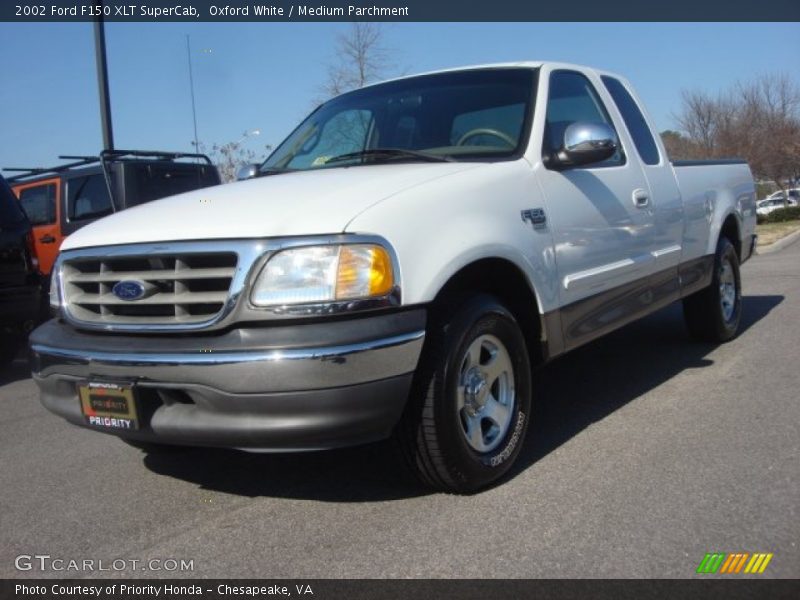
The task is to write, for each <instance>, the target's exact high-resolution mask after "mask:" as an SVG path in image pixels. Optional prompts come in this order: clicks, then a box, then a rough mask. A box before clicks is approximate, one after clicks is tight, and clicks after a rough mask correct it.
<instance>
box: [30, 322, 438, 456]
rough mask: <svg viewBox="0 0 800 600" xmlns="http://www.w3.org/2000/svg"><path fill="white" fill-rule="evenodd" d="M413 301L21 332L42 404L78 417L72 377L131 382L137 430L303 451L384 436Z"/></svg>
mask: <svg viewBox="0 0 800 600" xmlns="http://www.w3.org/2000/svg"><path fill="white" fill-rule="evenodd" d="M424 336H425V311H424V310H423V309H416V310H410V311H401V312H395V313H392V314H385V315H380V316H368V317H361V318H357V319H349V320H339V321H329V322H317V323H308V324H302V323H301V324H297V322H296V323H295V324H292V325H277V326H276V325H270V326H266V327H265V326H261V327H247V328H240V329H233V330H230V331H227V332H225V333H223V334H219V335H203V336H198V335H182V336H164V335H159V336H155V335H149V336H139V335H118V334H113V333H88V332H82V331H78V330H76V329H74V328H72V327H71V326H69V325H67V324H65V323H63V322H60V321H57V320H52V321H49V322H47V323H45V324H44V325H42V326H41V327H39V328H38V329H36V330H35V331H34V332H33V333H32V334H31V337H30V351H31V365H32V371H33V378H34V381H35V382H36V384H37V385H38V387H39V389H40V391H41V400H42V403H43V404H44V406H45V407H46V408H48V409H49V410H50V411H52V412H54V413H56V414H57V415H60V416H62V417H64V418H65V419H67V420H68V421H70V422H71V423H74V424H76V425H81V426H85V427H90V426H89V425H88V424H87V420H86V418H85V417H84V415H83V414H82V412H81V406H80V401H79V398H78V392H77V386H78V385H79V384H80V383H85V382H87V381H89V382H101V383H102V382H125V383H131V384H133V385H134V386H135V390H136V397H137V405H138V407H139V421H140V428H139V429H138V430H117V429H107V428H102V429H101V428H98V427H95V426H92V427H91V428H92V429H95V430H98V431H103V432H106V433H112V434H116V435H119V436H122V437H125V438H130V439H132V440H138V441H143V442H156V443H165V444H185V445H198V446H221V447H233V448H252V449H266V450H313V449H321V448H333V447H338V446H347V445H354V444H359V443H364V442H369V441H374V440H378V439H382V438H385V437H387V436H388V435H389V434H390V432H391V430H392V428H393V427H394V425H395V424H396V423H397V421H398V419H399V417H400V414H401V413H402V411H403V407H404V406H405V402H406V398H407V396H408V392H409V388H410V385H411V379H412V376H413V372H414V370H415V369H416V366H417V361H418V359H419V355H420V352H421V349H422V343H423V340H424Z"/></svg>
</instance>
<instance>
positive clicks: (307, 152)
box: [286, 110, 372, 169]
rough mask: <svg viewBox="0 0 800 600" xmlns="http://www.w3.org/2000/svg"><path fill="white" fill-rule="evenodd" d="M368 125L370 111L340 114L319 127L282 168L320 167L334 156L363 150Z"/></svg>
mask: <svg viewBox="0 0 800 600" xmlns="http://www.w3.org/2000/svg"><path fill="white" fill-rule="evenodd" d="M371 125H372V112H370V111H368V110H345V111H342V112H340V113H338V114H336V115H335V116H333V117H332V118H331V119H330V120H328V121H327V122H326V123H325V124H324V125H322V131H320V132H319V133H318V134H317V133H312V134H311V135H310V136H309V137H308V139H307V141H306V142H305V143H304V144H303V147H302V148H301V149H300V152H298V153H297V155H296V156H295V157H294V158H293V159H292V160H291V161H290V162H289V164H288V165H286V166H287V167H289V168H293V169H304V168H308V167H312V166H314V167H316V166H321V165H324V164H325V162H326V161H327V160H328V159H330V158H333V157H334V156H339V155H340V154H347V153H349V152H358V151H360V150H363V149H364V148H365V147H366V143H367V137H368V135H369V130H370V126H371Z"/></svg>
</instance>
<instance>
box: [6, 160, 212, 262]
mask: <svg viewBox="0 0 800 600" xmlns="http://www.w3.org/2000/svg"><path fill="white" fill-rule="evenodd" d="M59 158H62V159H78V160H76V161H75V162H71V163H66V164H63V165H59V166H57V167H53V168H48V169H5V170H6V171H21V173H19V174H17V175H15V176H13V177H10V178H8V179H7V181H8V183H9V184H10V186H11V189H12V190H13V191H14V194H15V195H16V196H17V198H19V201H20V202H21V203H22V207H23V208H24V209H25V212H26V213H27V215H28V218H29V220H30V222H31V225H33V236H34V244H35V248H36V254H37V256H38V258H39V268H40V270H41V272H42V274H43V275H49V274H50V270H51V269H52V267H53V263H54V262H55V259H56V256H57V255H58V250H59V248H60V247H61V243H62V242H63V241H64V238H66V237H67V236H68V235H69V234H71V233H73V232H74V231H77V230H78V229H80V228H81V227H83V226H85V225H88V224H89V223H91V222H92V221H96V220H97V219H99V218H101V217H104V216H106V215H109V214H111V213H112V212H117V211H120V210H124V209H125V208H130V207H131V206H136V205H137V204H143V203H145V202H149V201H151V200H157V199H159V198H164V197H166V196H173V195H175V194H180V193H182V192H188V191H191V190H195V189H199V188H203V187H208V186H211V185H217V184H219V183H220V177H219V173H218V172H217V169H216V167H214V165H213V164H211V159H209V158H208V157H207V156H206V155H204V154H184V153H177V152H156V151H153V152H151V151H140V150H104V151H103V152H101V153H100V155H99V156H87V157H76V156H61V157H59ZM187 160H189V161H192V162H187Z"/></svg>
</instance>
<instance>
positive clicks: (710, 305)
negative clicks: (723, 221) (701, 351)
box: [683, 237, 742, 343]
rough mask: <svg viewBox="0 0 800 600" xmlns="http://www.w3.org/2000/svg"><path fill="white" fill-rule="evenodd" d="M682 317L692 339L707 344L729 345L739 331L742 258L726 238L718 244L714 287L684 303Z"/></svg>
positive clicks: (698, 293)
mask: <svg viewBox="0 0 800 600" xmlns="http://www.w3.org/2000/svg"><path fill="white" fill-rule="evenodd" d="M683 315H684V318H685V321H686V326H687V328H688V329H689V333H690V334H691V335H692V337H694V338H696V339H698V340H701V341H704V342H715V343H721V342H727V341H728V340H730V339H733V338H734V337H735V336H736V334H737V332H738V331H739V322H740V321H741V319H742V281H741V276H740V274H739V257H738V255H737V254H736V248H734V247H733V244H731V242H730V240H728V239H727V238H724V237H723V238H720V240H719V242H717V252H716V254H715V256H714V274H713V276H712V279H711V285H710V286H709V287H707V288H706V289H704V290H700V291H699V292H696V293H694V294H692V295H691V296H689V297H688V298H685V299H684V300H683Z"/></svg>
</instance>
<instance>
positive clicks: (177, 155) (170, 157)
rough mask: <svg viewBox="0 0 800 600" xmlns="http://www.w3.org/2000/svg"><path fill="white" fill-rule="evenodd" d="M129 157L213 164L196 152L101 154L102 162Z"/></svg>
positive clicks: (143, 151) (128, 151) (121, 151)
mask: <svg viewBox="0 0 800 600" xmlns="http://www.w3.org/2000/svg"><path fill="white" fill-rule="evenodd" d="M127 157H131V158H144V157H153V158H161V159H166V160H177V159H179V158H199V159H200V160H202V161H204V162H206V163H208V164H209V165H210V164H212V163H211V159H210V158H209V157H208V156H207V155H205V154H199V153H194V152H164V151H163V150H103V151H102V152H100V159H101V160H102V159H105V160H107V161H108V160H124V159H126V158H127ZM61 158H63V157H61Z"/></svg>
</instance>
